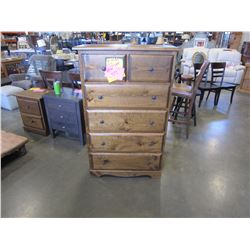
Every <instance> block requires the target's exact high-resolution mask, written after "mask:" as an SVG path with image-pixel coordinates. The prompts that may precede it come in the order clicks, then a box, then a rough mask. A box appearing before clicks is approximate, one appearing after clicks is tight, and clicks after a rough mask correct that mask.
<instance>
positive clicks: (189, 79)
mask: <svg viewBox="0 0 250 250" xmlns="http://www.w3.org/2000/svg"><path fill="white" fill-rule="evenodd" d="M193 79H194V76H193V75H189V74H186V75H182V76H181V81H182V82H184V83H186V84H187V85H191V84H192V81H193Z"/></svg>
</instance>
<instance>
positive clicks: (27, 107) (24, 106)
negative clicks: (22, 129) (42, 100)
mask: <svg viewBox="0 0 250 250" xmlns="http://www.w3.org/2000/svg"><path fill="white" fill-rule="evenodd" d="M17 101H18V105H19V109H20V111H21V112H23V113H27V114H32V115H40V114H41V111H40V107H39V103H38V102H37V101H32V100H25V99H21V98H17Z"/></svg>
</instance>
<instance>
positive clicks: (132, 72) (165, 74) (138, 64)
mask: <svg viewBox="0 0 250 250" xmlns="http://www.w3.org/2000/svg"><path fill="white" fill-rule="evenodd" d="M172 64H173V56H170V55H130V56H129V81H135V82H136V81H137V82H170V81H171V68H172Z"/></svg>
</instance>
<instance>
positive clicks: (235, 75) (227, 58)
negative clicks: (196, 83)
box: [181, 47, 245, 85]
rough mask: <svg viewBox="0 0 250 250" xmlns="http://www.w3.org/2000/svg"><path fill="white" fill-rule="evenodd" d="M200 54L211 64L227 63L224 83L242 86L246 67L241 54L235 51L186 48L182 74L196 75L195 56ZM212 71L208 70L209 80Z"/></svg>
mask: <svg viewBox="0 0 250 250" xmlns="http://www.w3.org/2000/svg"><path fill="white" fill-rule="evenodd" d="M198 52H200V53H201V54H203V56H204V58H205V59H207V60H208V61H209V62H226V69H225V75H224V82H228V83H233V84H236V85H238V84H240V82H241V79H242V77H243V75H244V69H245V67H244V66H243V65H241V54H240V53H239V52H238V51H237V50H234V49H226V48H213V49H207V48H199V47H197V48H185V49H184V50H183V58H182V60H181V73H183V74H194V66H193V64H194V55H195V53H196V54H197V53H198ZM210 78H211V69H209V70H208V80H210Z"/></svg>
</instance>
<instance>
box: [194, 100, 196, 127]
mask: <svg viewBox="0 0 250 250" xmlns="http://www.w3.org/2000/svg"><path fill="white" fill-rule="evenodd" d="M193 116H194V126H196V104H195V100H194V103H193Z"/></svg>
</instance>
